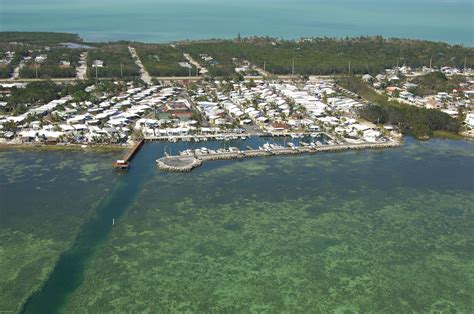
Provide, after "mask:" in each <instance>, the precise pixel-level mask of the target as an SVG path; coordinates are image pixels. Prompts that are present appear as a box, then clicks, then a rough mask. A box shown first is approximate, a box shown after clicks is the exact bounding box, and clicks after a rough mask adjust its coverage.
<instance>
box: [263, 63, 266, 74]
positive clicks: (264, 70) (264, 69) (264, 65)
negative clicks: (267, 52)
mask: <svg viewBox="0 0 474 314" xmlns="http://www.w3.org/2000/svg"><path fill="white" fill-rule="evenodd" d="M266 70H267V62H266V61H263V72H266Z"/></svg>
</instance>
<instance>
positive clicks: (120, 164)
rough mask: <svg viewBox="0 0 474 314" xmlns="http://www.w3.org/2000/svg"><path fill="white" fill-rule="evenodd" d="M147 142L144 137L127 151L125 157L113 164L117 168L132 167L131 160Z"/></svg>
mask: <svg viewBox="0 0 474 314" xmlns="http://www.w3.org/2000/svg"><path fill="white" fill-rule="evenodd" d="M144 143H145V140H144V139H142V140H140V141H139V142H137V143H136V144H135V145H133V147H132V148H131V149H130V150H129V151H128V152H127V154H126V155H125V156H124V157H123V159H119V160H116V161H114V162H113V163H112V166H113V167H114V168H115V169H117V170H127V169H128V168H129V167H130V162H131V161H132V159H133V157H135V155H136V154H137V153H138V151H139V150H140V148H141V147H142V146H143V144H144Z"/></svg>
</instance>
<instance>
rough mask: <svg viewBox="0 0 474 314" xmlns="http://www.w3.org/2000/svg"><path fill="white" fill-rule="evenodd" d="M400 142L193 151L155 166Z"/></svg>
mask: <svg viewBox="0 0 474 314" xmlns="http://www.w3.org/2000/svg"><path fill="white" fill-rule="evenodd" d="M401 144H402V143H401V142H398V141H389V142H384V143H361V144H334V145H322V146H316V147H314V146H309V147H308V146H305V147H293V148H286V147H282V148H269V149H248V150H237V151H235V150H234V151H225V152H210V151H207V152H206V151H204V152H201V153H196V152H194V153H193V154H192V155H188V156H169V155H168V156H165V157H163V158H160V159H158V160H156V163H157V166H158V168H159V169H160V170H163V171H171V172H189V171H192V170H193V169H195V168H197V167H199V166H201V165H202V163H203V162H205V161H212V160H231V159H244V158H255V157H268V156H279V155H297V154H311V153H313V154H314V153H318V152H335V151H346V150H361V149H382V148H394V147H399V146H401Z"/></svg>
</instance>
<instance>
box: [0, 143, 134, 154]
mask: <svg viewBox="0 0 474 314" xmlns="http://www.w3.org/2000/svg"><path fill="white" fill-rule="evenodd" d="M83 145H84V144H68V145H48V144H44V143H8V142H7V143H0V151H1V150H9V149H17V150H18V149H26V150H44V151H61V150H62V151H79V150H80V151H102V152H112V151H121V150H127V149H130V148H131V147H132V145H128V144H127V145H113V144H107V145H87V147H82V146H83Z"/></svg>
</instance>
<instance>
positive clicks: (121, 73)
mask: <svg viewBox="0 0 474 314" xmlns="http://www.w3.org/2000/svg"><path fill="white" fill-rule="evenodd" d="M120 77H123V63H122V62H120Z"/></svg>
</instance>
